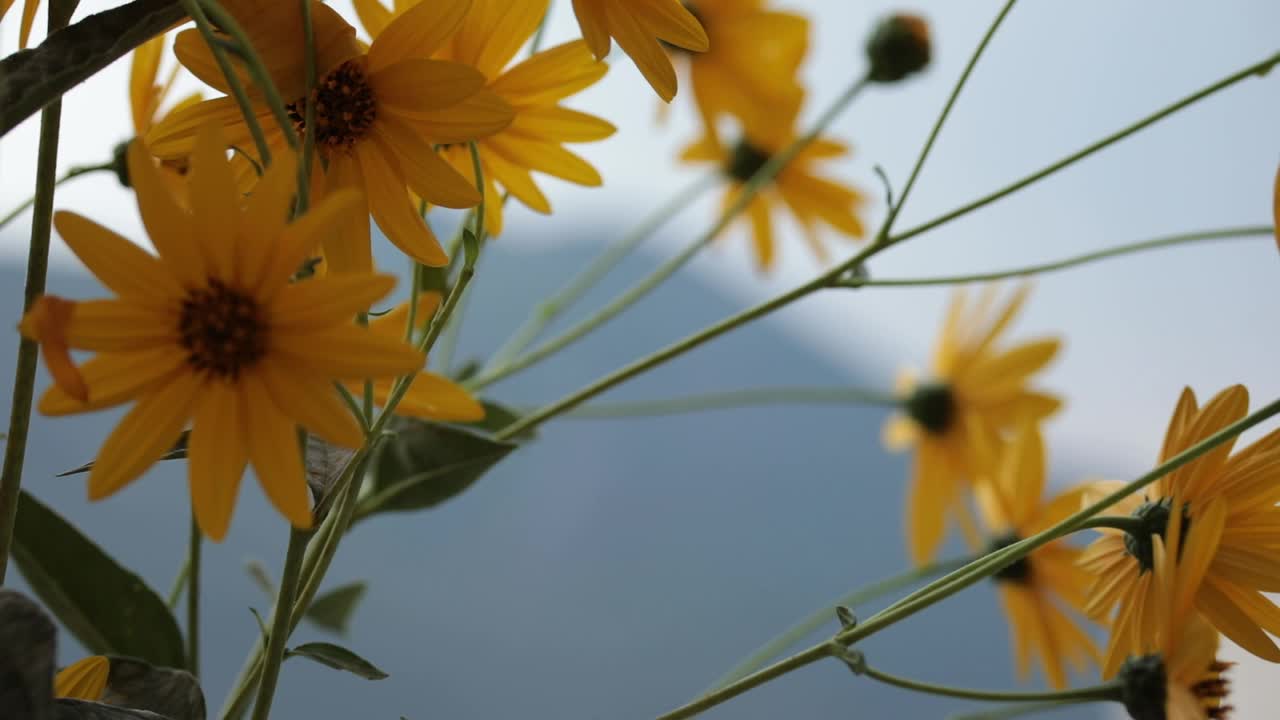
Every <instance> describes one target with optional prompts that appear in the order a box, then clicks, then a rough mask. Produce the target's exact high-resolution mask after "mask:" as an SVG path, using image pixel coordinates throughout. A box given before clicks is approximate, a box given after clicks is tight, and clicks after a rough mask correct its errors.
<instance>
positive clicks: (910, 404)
mask: <svg viewBox="0 0 1280 720" xmlns="http://www.w3.org/2000/svg"><path fill="white" fill-rule="evenodd" d="M905 409H906V411H907V415H909V416H910V417H911V419H912V420H915V421H916V422H917V423H919V424H920V427H923V428H924V429H925V430H927V431H929V432H930V433H931V434H933V435H942V434H944V433H946V432H947V430H948V429H949V428H950V427H951V421H952V420H953V419H955V414H956V398H955V394H954V393H952V392H951V388H950V387H949V386H948V385H946V384H944V383H926V384H924V385H920V386H919V387H917V388H916V389H915V391H913V392H912V393H911V396H910V397H908V398H907V401H906V405H905Z"/></svg>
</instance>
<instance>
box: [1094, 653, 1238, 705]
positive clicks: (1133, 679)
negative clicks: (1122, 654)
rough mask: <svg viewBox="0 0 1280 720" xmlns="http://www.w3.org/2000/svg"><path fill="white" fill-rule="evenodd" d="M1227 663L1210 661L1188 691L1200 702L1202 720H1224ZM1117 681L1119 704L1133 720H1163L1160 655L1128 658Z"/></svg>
mask: <svg viewBox="0 0 1280 720" xmlns="http://www.w3.org/2000/svg"><path fill="white" fill-rule="evenodd" d="M1231 665H1232V664H1231V663H1228V662H1222V661H1220V660H1214V661H1213V662H1212V663H1211V664H1210V665H1209V667H1208V668H1207V669H1206V672H1205V675H1204V679H1203V680H1201V681H1200V682H1197V683H1196V684H1194V685H1192V686H1191V687H1190V688H1189V690H1191V694H1192V695H1194V696H1195V697H1196V700H1198V701H1199V702H1200V706H1201V707H1202V708H1203V709H1204V712H1205V717H1207V718H1209V719H1210V720H1226V719H1227V717H1229V716H1230V714H1231V710H1232V709H1233V708H1232V707H1231V706H1230V705H1225V704H1223V701H1224V700H1226V698H1227V695H1229V694H1230V687H1231V681H1230V680H1227V679H1226V678H1225V677H1223V673H1225V672H1226V671H1227V670H1228V669H1229V668H1230V667H1231ZM1116 677H1117V678H1118V679H1119V680H1120V701H1121V702H1122V703H1123V704H1124V707H1125V709H1126V710H1128V711H1129V717H1132V718H1133V719H1134V720H1167V715H1166V713H1165V704H1166V701H1167V699H1168V696H1169V677H1168V674H1167V672H1166V667H1165V663H1164V658H1163V657H1161V656H1160V655H1143V656H1142V657H1130V658H1129V659H1128V660H1125V661H1124V665H1122V666H1120V672H1119V673H1118V674H1117V675H1116Z"/></svg>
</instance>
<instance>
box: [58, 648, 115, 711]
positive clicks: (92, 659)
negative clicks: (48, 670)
mask: <svg viewBox="0 0 1280 720" xmlns="http://www.w3.org/2000/svg"><path fill="white" fill-rule="evenodd" d="M110 676H111V661H110V660H108V659H107V658H105V657H103V656H101V655H90V656H89V657H87V658H83V659H81V660H77V661H76V662H74V663H71V664H70V665H68V666H66V667H64V668H62V669H61V670H59V671H58V674H57V676H56V677H54V679H53V696H54V697H57V698H67V699H69V700H88V701H89V702H97V701H99V700H101V699H102V693H103V692H104V691H105V690H106V689H107V679H108V678H109V677H110Z"/></svg>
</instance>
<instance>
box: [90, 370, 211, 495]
mask: <svg viewBox="0 0 1280 720" xmlns="http://www.w3.org/2000/svg"><path fill="white" fill-rule="evenodd" d="M202 385H203V383H202V382H201V380H200V378H199V376H197V375H196V374H195V373H190V372H186V373H180V374H178V375H176V376H175V377H174V378H173V379H172V380H170V381H169V382H168V383H166V384H164V385H163V386H161V387H159V388H157V389H156V390H154V391H153V392H152V393H151V394H149V395H147V396H146V397H144V398H142V399H141V400H139V401H138V404H137V405H135V406H134V407H133V409H132V410H130V411H129V412H128V413H127V414H126V415H125V416H124V419H122V420H121V421H120V424H119V425H116V428H115V430H112V431H111V434H110V435H108V436H107V440H106V442H105V443H103V445H102V449H101V450H99V451H98V457H97V459H96V460H95V461H94V465H93V469H92V470H90V471H89V499H90V500H101V499H102V498H105V497H107V496H108V495H111V494H113V493H115V492H116V491H117V490H119V489H120V488H122V487H124V486H125V485H127V484H128V483H130V482H132V481H133V480H134V479H135V478H137V477H138V476H139V475H141V474H142V473H143V472H145V471H146V470H147V468H149V467H151V466H152V465H154V464H155V462H156V461H157V460H159V459H160V456H161V455H164V454H165V453H166V452H168V451H169V449H170V448H171V447H173V444H174V442H176V441H177V439H178V435H179V434H180V433H181V432H182V428H183V427H184V426H185V425H186V424H187V420H188V419H189V418H190V417H191V411H192V409H193V407H194V405H195V399H196V396H197V395H198V394H199V393H200V390H201V386H202Z"/></svg>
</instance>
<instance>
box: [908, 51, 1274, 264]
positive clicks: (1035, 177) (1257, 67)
mask: <svg viewBox="0 0 1280 720" xmlns="http://www.w3.org/2000/svg"><path fill="white" fill-rule="evenodd" d="M1277 63H1280V53H1276V54H1274V55H1271V56H1270V57H1268V58H1266V59H1265V60H1262V61H1260V62H1257V63H1254V64H1253V65H1250V66H1249V67H1247V68H1245V69H1243V70H1240V71H1238V72H1235V73H1232V74H1231V75H1228V76H1227V77H1225V78H1223V79H1221V80H1219V81H1218V82H1216V83H1213V84H1212V85H1209V86H1208V87H1205V88H1203V89H1201V90H1199V91H1197V92H1194V93H1192V94H1191V95H1188V96H1187V97H1185V98H1183V99H1181V100H1179V101H1177V102H1175V103H1173V104H1172V105H1169V106H1167V107H1165V108H1163V109H1161V110H1158V111H1156V112H1154V113H1152V114H1150V115H1148V116H1146V117H1145V118H1143V119H1141V120H1139V121H1137V122H1135V123H1133V124H1132V125H1129V126H1127V127H1125V128H1123V129H1121V130H1118V131H1116V132H1114V133H1112V134H1110V135H1108V136H1106V137H1104V138H1102V139H1101V140H1098V141H1097V142H1095V143H1092V144H1090V145H1088V146H1087V147H1085V148H1083V149H1081V150H1079V151H1077V152H1074V153H1072V154H1070V155H1068V156H1067V157H1065V158H1063V159H1061V160H1059V161H1058V162H1055V163H1053V164H1052V165H1049V166H1048V167H1045V168H1043V169H1042V170H1039V171H1037V172H1034V173H1032V174H1030V175H1028V176H1026V177H1024V178H1022V179H1021V180H1018V181H1017V182H1014V183H1012V184H1011V185H1008V186H1006V187H1004V188H1001V189H1000V190H997V191H995V192H993V193H991V194H990V195H986V196H984V197H981V198H979V199H977V200H974V201H973V202H971V203H969V204H967V205H964V206H962V207H959V208H956V209H955V210H952V211H950V212H948V213H945V214H943V215H941V216H939V217H936V218H934V219H933V220H930V221H928V222H925V223H922V224H920V225H917V226H916V227H913V228H911V229H910V230H906V231H904V232H902V233H901V234H899V235H895V236H892V238H891V239H890V240H889V244H891V245H892V244H897V243H900V242H902V241H903V240H906V239H908V238H912V237H915V236H916V235H919V234H921V233H925V232H928V231H929V230H932V229H934V228H936V227H938V226H940V225H944V224H946V223H948V222H951V221H952V220H955V219H956V218H958V217H961V216H963V215H968V214H969V213H971V212H973V211H974V210H977V209H979V208H981V207H985V206H986V205H990V204H991V203H993V202H995V201H996V200H999V199H1001V198H1003V197H1005V196H1008V195H1012V194H1013V193H1015V192H1017V191H1019V190H1021V189H1023V188H1025V187H1027V186H1028V185H1031V184H1033V183H1036V182H1039V181H1040V180H1043V179H1044V178H1046V177H1048V176H1050V175H1052V174H1054V173H1056V172H1058V171H1059V170H1062V169H1063V168H1066V167H1070V166H1071V165H1074V164H1075V163H1077V162H1079V161H1080V160H1083V159H1085V158H1087V157H1089V156H1090V155H1093V154H1094V153H1096V152H1098V151H1099V150H1102V149H1104V148H1107V147H1109V146H1111V145H1114V144H1115V143H1117V142H1120V141H1121V140H1123V139H1125V138H1127V137H1129V136H1130V135H1133V134H1134V133H1136V132H1138V131H1139V130H1143V129H1145V128H1147V127H1149V126H1151V125H1154V124H1155V123H1157V122H1159V121H1160V120H1163V119H1164V118H1166V117H1168V116H1170V115H1172V114H1174V113H1176V112H1178V111H1179V110H1182V109H1184V108H1186V107H1189V106H1191V105H1194V104H1195V103H1197V102H1199V101H1201V100H1203V99H1205V98H1206V97H1209V96H1210V95H1213V94H1214V93H1217V92H1218V91H1220V90H1224V89H1226V88H1228V87H1231V86H1232V85H1235V84H1236V83H1238V82H1240V81H1241V80H1244V79H1246V78H1248V77H1249V76H1251V75H1263V74H1265V73H1266V72H1267V71H1269V70H1270V69H1271V68H1272V67H1274V66H1275V65H1276V64H1277Z"/></svg>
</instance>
